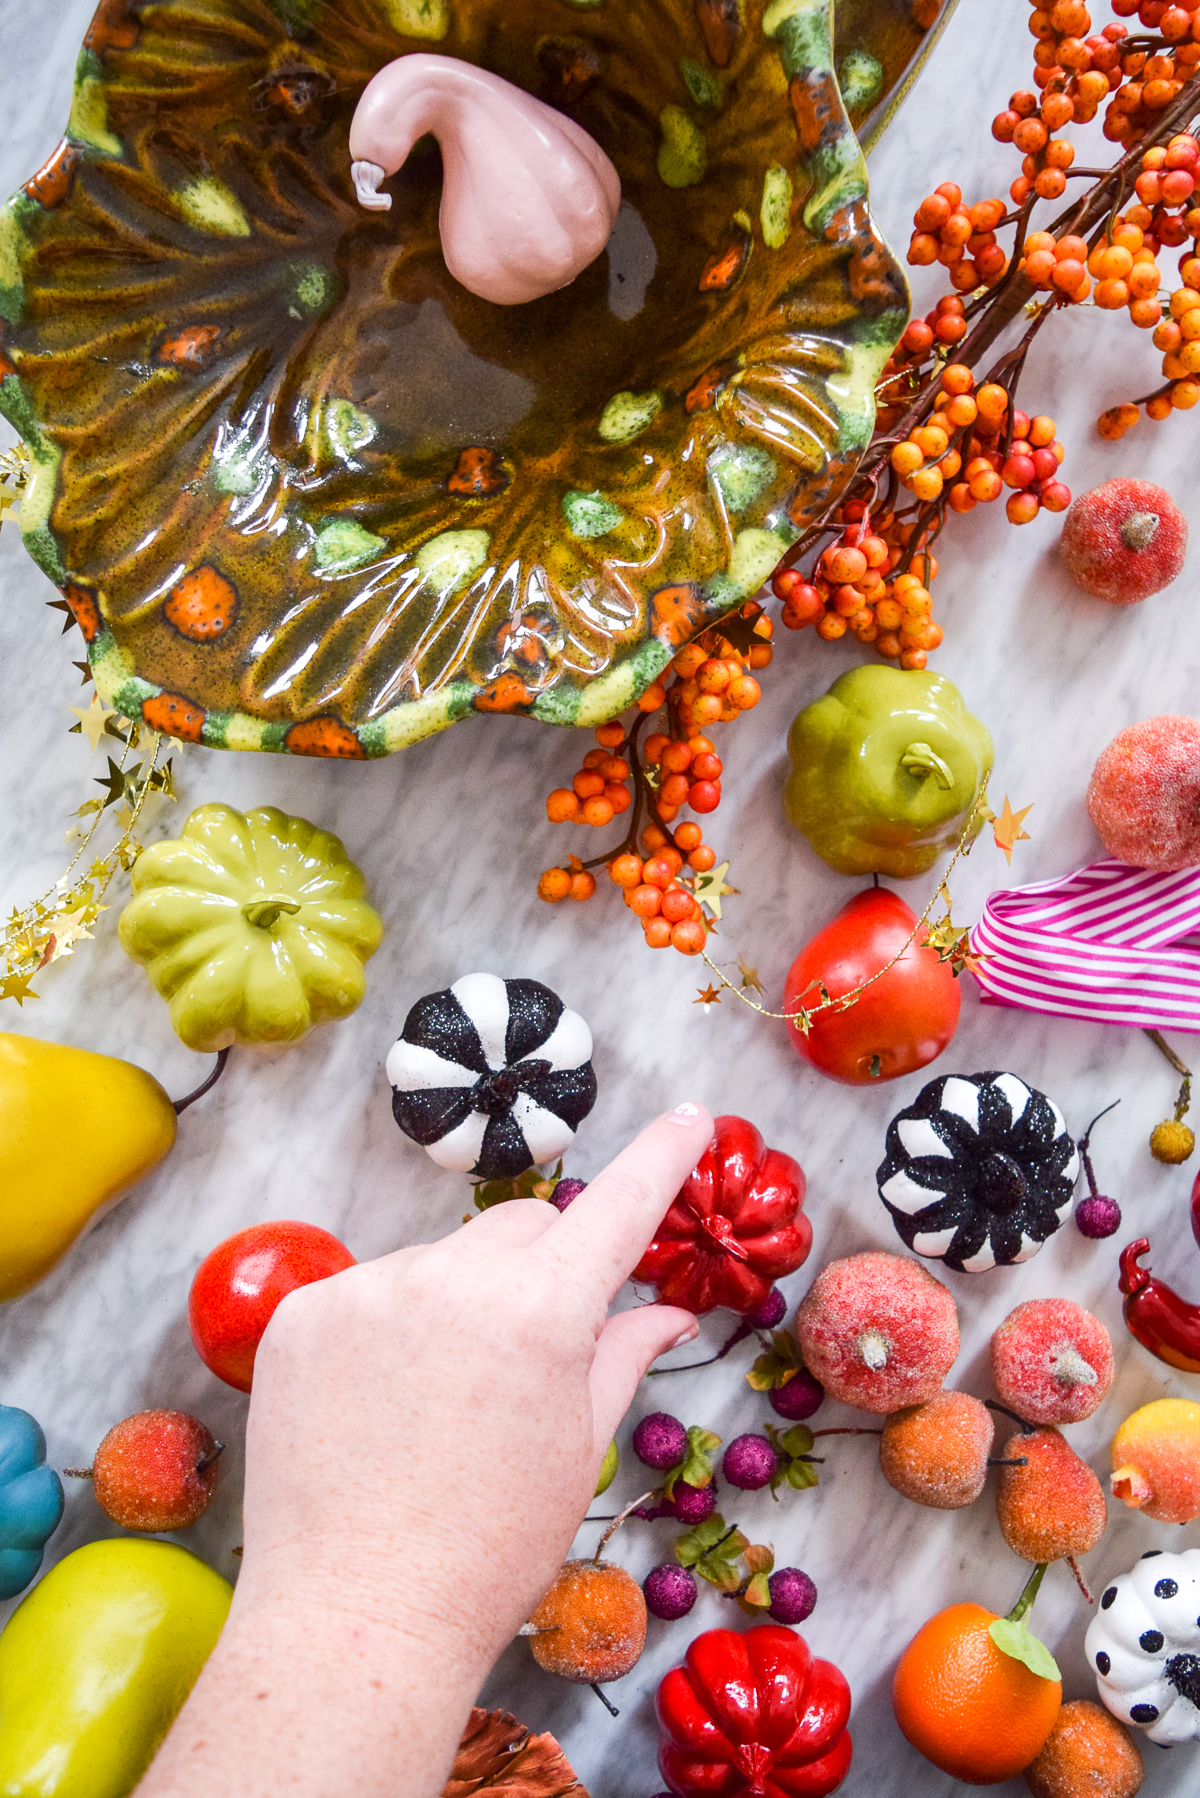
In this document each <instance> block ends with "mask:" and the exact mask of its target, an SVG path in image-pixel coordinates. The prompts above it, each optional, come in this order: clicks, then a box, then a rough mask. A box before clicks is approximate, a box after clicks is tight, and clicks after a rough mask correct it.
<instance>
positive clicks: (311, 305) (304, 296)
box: [287, 262, 342, 318]
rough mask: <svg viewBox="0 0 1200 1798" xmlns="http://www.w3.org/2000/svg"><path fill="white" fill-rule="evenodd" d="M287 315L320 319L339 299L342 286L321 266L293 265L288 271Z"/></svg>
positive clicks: (329, 270) (314, 264)
mask: <svg viewBox="0 0 1200 1798" xmlns="http://www.w3.org/2000/svg"><path fill="white" fill-rule="evenodd" d="M287 275H288V286H287V293H288V299H289V302H290V303H289V305H288V311H289V312H290V313H291V315H292V317H293V318H320V316H321V314H322V313H323V312H328V311H329V309H330V307H331V306H333V305H334V303H335V302H336V301H337V300H339V299H340V298H341V296H342V284H341V282H340V281H339V280H338V277H337V276H336V274H334V272H333V270H332V269H330V268H326V267H325V264H324V263H323V262H293V263H292V264H291V265H290V266H289V268H288V271H287Z"/></svg>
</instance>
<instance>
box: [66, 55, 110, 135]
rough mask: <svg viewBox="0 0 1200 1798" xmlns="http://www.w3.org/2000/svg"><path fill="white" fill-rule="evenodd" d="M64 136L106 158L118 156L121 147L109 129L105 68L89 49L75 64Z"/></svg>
mask: <svg viewBox="0 0 1200 1798" xmlns="http://www.w3.org/2000/svg"><path fill="white" fill-rule="evenodd" d="M67 136H68V137H72V138H74V139H75V140H76V142H78V143H81V144H90V145H91V146H92V148H93V149H94V150H100V151H102V152H103V153H104V155H105V156H119V155H120V154H121V150H122V144H121V140H120V138H119V137H116V136H115V135H114V134H113V133H112V132H111V131H110V130H109V128H108V101H107V99H106V98H105V93H104V65H103V64H102V63H101V61H100V58H99V57H98V56H96V55H95V54H94V53H93V52H92V51H91V50H83V51H81V52H80V55H79V60H78V62H77V63H76V64H75V89H74V92H73V94H72V95H71V116H70V118H69V119H68V121H67Z"/></svg>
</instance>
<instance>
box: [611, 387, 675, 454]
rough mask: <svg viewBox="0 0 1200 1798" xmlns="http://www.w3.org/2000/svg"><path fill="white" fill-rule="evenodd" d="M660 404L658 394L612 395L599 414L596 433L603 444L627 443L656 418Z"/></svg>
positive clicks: (660, 396) (660, 408) (660, 400)
mask: <svg viewBox="0 0 1200 1798" xmlns="http://www.w3.org/2000/svg"><path fill="white" fill-rule="evenodd" d="M662 404H663V402H662V395H661V394H660V393H628V392H626V393H614V394H613V396H612V398H611V399H610V400H609V402H608V404H607V406H605V408H604V411H603V412H602V413H601V414H600V423H599V424H598V425H597V426H596V433H597V435H598V436H599V437H601V438H603V440H604V442H605V443H629V442H630V441H631V440H632V439H633V438H634V437H637V436H640V434H641V433H642V432H643V431H644V430H645V429H646V426H647V425H648V424H650V423H651V421H652V420H653V419H654V418H656V417H657V416H658V414H659V413H660V412H661V411H662Z"/></svg>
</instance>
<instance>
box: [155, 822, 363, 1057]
mask: <svg viewBox="0 0 1200 1798" xmlns="http://www.w3.org/2000/svg"><path fill="white" fill-rule="evenodd" d="M363 892H364V881H363V877H362V874H361V872H360V871H359V869H358V868H356V867H355V865H354V863H353V862H352V861H350V859H349V858H348V856H347V855H346V851H345V849H344V848H343V847H342V844H341V842H340V841H339V839H338V838H337V837H335V836H333V835H332V834H331V833H330V832H329V831H327V830H318V829H317V827H316V825H314V824H309V823H308V822H307V820H306V819H304V818H291V817H289V816H288V815H287V814H286V813H285V812H281V811H279V810H278V808H277V807H275V806H273V805H268V806H263V807H261V808H260V809H259V810H257V811H253V812H246V813H244V814H243V813H242V812H235V811H234V809H233V807H232V806H228V805H202V806H200V808H199V809H198V810H197V811H194V812H193V813H192V815H191V816H190V818H189V819H188V820H187V822H186V824H185V825H184V827H183V831H182V833H181V835H180V836H179V838H178V839H176V840H171V841H167V842H161V843H153V844H152V845H151V846H150V848H148V849H146V850H144V851H143V853H142V854H141V855H140V856H139V857H138V859H137V861H136V862H135V863H134V868H133V893H134V896H133V898H132V899H131V900H130V902H129V904H128V905H127V906H126V907H125V909H124V911H123V912H122V913H121V924H120V938H121V944H122V947H123V948H124V950H125V952H126V954H127V955H130V956H132V957H133V959H134V961H136V962H140V963H141V965H142V966H143V967H144V968H145V969H146V972H147V973H148V974H149V976H150V978H151V980H152V981H153V982H154V985H155V987H156V988H157V989H158V991H159V992H160V993H161V995H162V997H163V998H164V999H165V1000H166V1001H167V1004H168V1006H169V1008H170V1013H171V1023H172V1025H173V1026H174V1029H175V1032H176V1034H177V1035H178V1036H179V1037H181V1038H182V1040H183V1041H184V1042H185V1043H186V1044H187V1045H188V1047H189V1049H197V1050H202V1051H205V1052H211V1051H213V1050H216V1049H224V1048H228V1046H229V1045H230V1044H231V1043H294V1042H298V1041H299V1040H300V1038H301V1037H302V1036H306V1035H307V1034H308V1032H309V1031H310V1030H311V1029H312V1027H313V1025H314V1024H326V1023H330V1022H332V1021H333V1020H334V1019H336V1018H344V1017H348V1016H349V1014H350V1013H351V1012H352V1011H354V1010H355V1009H356V1008H357V1007H358V1006H359V1005H360V1004H361V1003H362V1000H363V996H364V994H365V992H366V990H367V981H366V974H365V972H364V969H363V963H364V962H365V961H366V960H367V959H368V957H370V956H372V955H374V953H375V951H376V949H378V947H379V943H380V939H381V937H382V935H383V922H382V920H381V919H380V917H379V915H378V913H377V912H375V911H373V910H372V908H371V907H370V906H369V905H368V904H367V902H366V900H365V899H364V898H363Z"/></svg>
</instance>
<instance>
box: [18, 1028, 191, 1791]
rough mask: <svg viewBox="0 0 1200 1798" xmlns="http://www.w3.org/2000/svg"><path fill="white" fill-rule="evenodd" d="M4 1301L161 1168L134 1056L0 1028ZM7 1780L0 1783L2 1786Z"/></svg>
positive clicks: (166, 1122) (161, 1117) (161, 1148)
mask: <svg viewBox="0 0 1200 1798" xmlns="http://www.w3.org/2000/svg"><path fill="white" fill-rule="evenodd" d="M0 1118H2V1119H3V1128H2V1129H0V1302H3V1301H4V1300H5V1299H15V1298H19V1297H20V1295H21V1294H22V1293H23V1292H28V1291H29V1288H30V1287H31V1286H36V1284H37V1282H38V1281H39V1280H41V1279H43V1278H44V1277H45V1276H46V1274H48V1273H49V1272H50V1269H51V1268H52V1267H53V1266H54V1264H55V1262H56V1261H58V1260H59V1259H60V1258H61V1257H62V1256H63V1255H64V1254H65V1253H66V1251H67V1250H68V1249H69V1248H70V1246H71V1244H72V1243H73V1242H74V1241H75V1239H76V1238H77V1237H79V1236H82V1235H83V1232H84V1231H85V1230H86V1229H88V1228H89V1226H90V1225H92V1224H94V1223H95V1222H96V1220H97V1218H99V1217H101V1216H102V1215H103V1213H104V1212H105V1211H106V1210H107V1208H108V1207H109V1206H110V1205H112V1204H114V1203H115V1202H116V1200H117V1199H119V1198H121V1197H123V1196H124V1194H125V1193H127V1192H128V1191H129V1189H130V1187H131V1186H135V1185H136V1184H137V1182H138V1181H139V1180H140V1179H142V1178H143V1176H144V1175H146V1174H148V1173H149V1172H150V1171H151V1169H152V1168H155V1167H157V1166H158V1164H159V1162H160V1161H161V1160H162V1159H163V1157H164V1156H165V1155H168V1154H169V1153H170V1150H171V1148H172V1145H173V1144H174V1141H175V1129H176V1119H175V1107H174V1106H173V1105H172V1103H171V1101H170V1099H169V1098H168V1097H167V1095H166V1093H165V1092H164V1091H163V1089H162V1087H161V1086H160V1085H159V1084H158V1081H157V1080H155V1079H153V1078H152V1077H151V1076H150V1075H149V1074H147V1073H144V1072H143V1070H142V1069H141V1068H137V1067H134V1066H133V1064H132V1063H131V1062H128V1061H117V1060H115V1059H114V1057H113V1056H111V1055H93V1054H91V1053H90V1052H89V1051H88V1050H86V1049H70V1048H67V1047H66V1045H65V1044H63V1043H45V1042H40V1041H39V1040H38V1038H37V1037H32V1036H12V1035H10V1034H7V1033H3V1032H0ZM2 1789H3V1788H0V1790H2Z"/></svg>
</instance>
